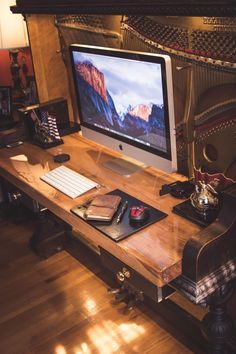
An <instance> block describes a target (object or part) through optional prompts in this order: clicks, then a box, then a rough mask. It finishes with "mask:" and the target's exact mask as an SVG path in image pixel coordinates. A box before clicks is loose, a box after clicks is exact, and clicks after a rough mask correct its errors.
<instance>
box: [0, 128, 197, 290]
mask: <svg viewBox="0 0 236 354" xmlns="http://www.w3.org/2000/svg"><path fill="white" fill-rule="evenodd" d="M63 139H64V144H63V145H60V146H59V147H55V148H51V149H48V150H42V149H41V148H39V147H37V146H35V145H32V144H30V143H28V142H25V143H24V144H23V145H22V146H20V147H17V148H11V149H2V150H1V151H0V158H1V159H0V174H1V175H2V176H3V177H5V178H6V179H7V180H8V181H9V182H11V183H12V184H14V185H15V186H17V187H18V188H19V189H20V190H22V191H23V192H25V193H26V194H27V195H29V196H30V197H31V198H33V199H35V200H36V201H38V202H39V203H40V204H42V205H43V206H45V207H46V208H48V209H49V210H50V211H52V212H53V213H54V214H56V215H57V216H58V217H60V218H62V219H63V220H65V221H66V222H68V223H69V224H70V225H72V226H73V228H75V229H76V230H79V232H80V233H81V235H82V236H83V237H84V238H86V239H87V240H89V242H91V243H92V244H93V245H94V246H96V247H98V246H101V247H103V248H104V249H105V250H107V251H109V252H110V253H111V254H113V255H114V256H116V257H117V258H119V259H120V260H122V261H123V262H125V263H126V264H127V265H129V266H131V267H132V268H133V269H135V270H136V271H138V272H139V273H140V274H142V275H143V276H144V277H145V278H147V279H148V280H149V281H151V282H152V283H154V284H156V285H158V286H159V287H162V286H163V285H165V284H167V283H169V282H170V281H171V280H173V279H175V278H176V277H178V276H179V275H180V274H181V262H182V255H183V247H184V245H185V243H186V241H187V240H188V239H189V238H190V237H191V236H192V235H193V234H195V233H196V232H197V231H198V230H199V227H197V226H196V225H194V224H192V223H191V222H188V221H187V220H185V219H183V218H181V217H179V216H177V215H175V214H173V213H172V212H171V209H172V207H173V205H175V204H177V203H178V202H179V201H178V200H177V199H175V198H173V197H171V196H170V195H165V196H162V197H160V196H159V190H160V187H161V185H162V184H164V183H171V182H173V181H175V180H176V179H181V178H182V177H181V176H179V175H177V174H173V175H168V174H165V173H163V172H160V171H157V170H155V169H154V168H147V169H145V170H141V171H140V172H138V173H135V174H134V175H132V176H131V177H122V176H120V175H118V174H116V173H114V172H112V171H111V170H109V169H106V168H104V167H103V166H102V163H103V162H104V161H106V160H108V159H110V158H111V151H110V150H106V149H104V148H102V147H101V146H97V145H95V144H93V143H90V142H88V141H87V140H85V139H83V138H81V137H79V134H74V135H71V136H67V137H65V138H63ZM58 152H65V153H69V154H70V156H71V159H70V161H68V162H66V163H65V165H66V166H68V167H70V168H72V169H73V170H75V171H77V172H80V173H82V174H84V175H85V176H87V177H89V178H91V179H94V180H96V181H97V182H99V183H100V184H101V185H102V187H101V188H100V190H98V191H91V192H88V193H86V195H84V196H82V197H79V198H76V199H74V200H73V199H71V198H69V197H67V196H65V195H64V194H62V193H61V192H59V191H57V190H56V189H54V188H53V187H51V186H49V185H47V184H46V183H44V182H42V181H41V180H40V176H41V175H43V174H44V173H46V172H48V171H49V170H51V169H53V168H55V167H57V166H58V164H56V163H54V162H53V155H55V154H56V153H58ZM21 155H22V156H21ZM23 156H25V157H23ZM116 156H117V155H116ZM21 157H22V158H21ZM21 159H23V161H21ZM24 160H25V161H24ZM116 188H119V189H121V190H123V191H124V192H127V193H129V194H131V195H133V196H135V197H136V198H139V199H141V200H142V201H144V202H146V203H149V204H150V205H152V206H153V207H156V208H158V209H160V210H162V211H164V212H166V213H167V214H169V215H168V217H167V218H165V219H163V220H161V221H160V222H158V223H155V224H154V225H152V226H149V227H147V228H145V229H144V230H142V231H140V232H138V233H137V234H135V235H133V236H131V237H129V238H127V239H125V240H123V241H121V242H119V243H115V242H114V241H112V240H110V239H109V238H107V237H106V236H104V235H103V234H101V233H100V232H98V231H97V230H95V229H94V228H93V227H91V226H90V225H88V224H87V223H85V222H84V221H83V220H81V219H80V218H79V217H76V216H75V215H73V214H72V213H71V212H70V209H71V208H72V207H73V206H75V205H76V204H79V203H81V202H84V201H85V200H86V199H87V198H89V197H91V195H94V194H97V193H107V192H109V191H112V190H113V189H116Z"/></svg>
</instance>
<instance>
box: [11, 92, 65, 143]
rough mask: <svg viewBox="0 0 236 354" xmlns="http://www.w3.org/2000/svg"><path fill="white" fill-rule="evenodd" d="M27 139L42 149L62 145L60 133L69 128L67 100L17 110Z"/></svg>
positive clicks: (61, 99)
mask: <svg viewBox="0 0 236 354" xmlns="http://www.w3.org/2000/svg"><path fill="white" fill-rule="evenodd" d="M18 112H19V115H20V119H21V120H22V121H23V122H24V125H25V129H26V134H27V138H28V139H29V140H31V141H32V142H33V143H35V144H37V145H39V146H41V147H42V148H49V147H53V146H56V145H59V144H62V143H63V140H62V139H61V132H62V131H63V130H64V129H67V128H68V127H69V126H70V121H69V113H68V106H67V100H66V99H63V98H58V99H55V100H52V101H48V102H45V103H41V104H35V105H32V106H28V107H26V108H21V109H19V110H18Z"/></svg>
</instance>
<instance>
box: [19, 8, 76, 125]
mask: <svg viewBox="0 0 236 354" xmlns="http://www.w3.org/2000/svg"><path fill="white" fill-rule="evenodd" d="M26 20H27V27H28V32H29V37H30V48H31V52H32V58H33V63H34V71H35V77H36V81H37V88H38V95H39V101H40V103H43V102H47V101H49V100H53V99H56V98H59V97H63V98H66V99H67V103H68V110H69V116H70V120H71V121H73V120H75V117H74V116H73V109H72V105H71V98H70V94H69V83H68V77H67V71H66V68H65V65H64V62H63V60H62V57H61V52H60V43H59V37H58V31H57V28H56V26H55V18H54V16H52V15H51V16H50V15H45V16H38V15H31V16H26Z"/></svg>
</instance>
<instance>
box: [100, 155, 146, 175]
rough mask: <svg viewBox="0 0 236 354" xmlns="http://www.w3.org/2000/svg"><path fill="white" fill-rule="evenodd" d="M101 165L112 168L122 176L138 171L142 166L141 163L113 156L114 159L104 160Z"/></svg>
mask: <svg viewBox="0 0 236 354" xmlns="http://www.w3.org/2000/svg"><path fill="white" fill-rule="evenodd" d="M103 166H104V167H106V168H109V169H110V170H112V171H114V172H116V173H118V174H119V175H122V176H130V175H132V174H133V173H135V172H138V171H140V170H141V169H143V168H144V165H143V164H140V165H138V164H135V163H133V162H130V161H127V160H123V159H119V158H114V159H111V160H108V161H105V162H104V163H103Z"/></svg>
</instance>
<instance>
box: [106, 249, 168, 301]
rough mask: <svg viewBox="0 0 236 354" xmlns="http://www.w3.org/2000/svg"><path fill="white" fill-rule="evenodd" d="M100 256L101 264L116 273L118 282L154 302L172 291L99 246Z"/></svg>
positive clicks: (164, 297) (162, 298)
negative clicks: (149, 279) (160, 286)
mask: <svg viewBox="0 0 236 354" xmlns="http://www.w3.org/2000/svg"><path fill="white" fill-rule="evenodd" d="M100 258H101V262H102V264H103V266H104V267H105V268H107V269H108V270H110V271H111V272H112V273H113V274H115V275H116V278H117V281H118V282H119V283H120V284H122V283H126V284H128V285H130V286H131V287H132V288H134V289H136V290H138V291H140V292H142V293H143V294H144V295H146V296H148V297H149V298H151V299H153V300H154V301H156V302H161V301H162V300H164V299H166V298H167V297H168V296H170V295H171V294H172V293H173V292H174V290H173V289H172V288H171V287H170V286H168V285H166V286H164V287H162V288H159V287H158V286H156V285H155V284H153V283H151V282H150V281H148V280H147V279H146V278H144V277H143V276H142V275H140V274H139V273H138V272H136V271H135V270H134V269H132V268H131V267H129V266H127V265H126V264H125V263H123V262H121V261H120V260H119V259H117V258H116V257H114V256H113V255H111V254H110V253H109V252H107V251H106V250H104V249H103V248H101V247H100Z"/></svg>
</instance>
